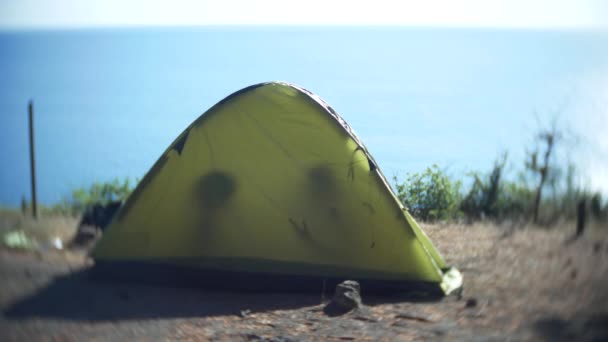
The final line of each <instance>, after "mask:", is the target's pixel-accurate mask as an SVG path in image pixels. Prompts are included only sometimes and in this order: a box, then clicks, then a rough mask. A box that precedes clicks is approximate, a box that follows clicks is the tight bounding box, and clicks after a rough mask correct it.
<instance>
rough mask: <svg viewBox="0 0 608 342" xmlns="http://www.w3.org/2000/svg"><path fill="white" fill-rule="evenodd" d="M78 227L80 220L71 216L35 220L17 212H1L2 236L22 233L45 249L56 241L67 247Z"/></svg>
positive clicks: (0, 232)
mask: <svg viewBox="0 0 608 342" xmlns="http://www.w3.org/2000/svg"><path fill="white" fill-rule="evenodd" d="M77 227H78V219H77V218H74V217H71V216H65V215H51V214H49V215H40V217H39V218H37V219H34V218H33V217H31V216H29V215H27V216H25V215H23V214H21V213H20V212H18V211H15V210H1V211H0V236H3V235H4V234H6V233H8V232H13V231H22V232H23V233H24V234H25V236H27V237H28V238H29V239H31V240H33V241H35V242H36V243H37V244H38V245H39V246H41V247H43V248H44V247H45V246H50V245H52V243H53V241H54V240H55V239H59V240H61V241H62V242H63V243H64V245H65V243H67V242H68V241H70V240H71V239H72V237H73V236H74V234H75V233H76V229H77Z"/></svg>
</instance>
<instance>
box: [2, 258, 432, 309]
mask: <svg viewBox="0 0 608 342" xmlns="http://www.w3.org/2000/svg"><path fill="white" fill-rule="evenodd" d="M332 294H333V289H331V290H329V289H328V291H326V293H325V294H324V295H323V294H321V293H298V292H242V291H240V292H238V291H221V290H207V289H201V288H192V287H169V286H160V285H147V284H141V283H132V282H113V281H109V280H97V279H94V278H92V277H90V270H82V271H78V272H74V273H71V274H68V275H65V276H60V277H57V278H55V280H54V281H52V282H51V283H50V284H49V285H48V286H46V287H44V288H42V289H40V290H38V291H37V292H36V293H34V294H32V295H31V296H29V297H26V298H24V299H22V300H20V301H18V302H16V303H14V304H13V305H11V306H10V307H8V308H7V309H6V310H4V316H5V317H6V318H8V319H13V320H20V319H28V318H34V317H36V318H52V319H67V320H81V321H111V320H122V319H153V318H188V317H210V316H222V315H240V314H241V312H244V311H247V312H251V313H258V312H266V311H272V310H290V309H301V308H305V307H313V306H318V305H320V304H321V303H322V301H323V300H325V301H326V302H327V301H329V299H331V295H332ZM436 300H438V298H436V297H424V296H422V297H421V296H418V295H411V294H409V295H408V294H403V295H396V294H394V295H386V296H381V295H378V294H374V295H370V296H368V297H364V303H365V304H366V305H372V306H373V305H379V304H384V303H395V302H421V301H423V302H427V301H436Z"/></svg>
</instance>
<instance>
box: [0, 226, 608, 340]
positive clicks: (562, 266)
mask: <svg viewBox="0 0 608 342" xmlns="http://www.w3.org/2000/svg"><path fill="white" fill-rule="evenodd" d="M17 222H19V223H18V224H20V225H21V227H24V229H28V231H32V232H35V231H42V230H43V231H45V232H51V231H53V232H55V233H56V234H65V233H67V232H69V231H71V227H72V225H73V224H75V221H71V220H70V219H65V218H64V219H60V218H53V219H51V218H49V219H48V220H42V221H41V222H31V221H29V220H17ZM42 222H46V223H45V224H49V226H45V227H43V226H41V225H43V224H42ZM52 225H54V226H55V227H56V228H51V226H52ZM422 226H423V229H424V230H425V231H426V232H427V233H428V235H429V237H430V238H431V240H432V241H433V243H434V244H435V245H436V246H437V248H438V249H439V251H440V252H441V253H442V254H443V256H444V258H445V259H446V261H447V262H448V264H452V265H455V266H456V267H458V268H459V269H460V270H461V271H462V273H463V276H464V291H463V298H462V299H458V298H456V297H450V298H445V299H443V300H441V301H439V302H418V301H411V300H407V299H399V298H393V299H391V298H372V297H368V296H366V295H365V289H363V301H364V303H366V304H367V307H366V308H365V310H364V311H362V312H358V313H351V314H348V315H345V316H339V317H328V316H327V315H325V314H324V313H323V311H322V310H321V309H322V307H321V305H320V304H319V303H320V299H319V295H318V294H311V295H282V294H247V293H229V292H226V293H224V292H208V291H203V290H200V289H179V290H176V289H169V288H153V287H146V286H141V285H136V284H97V283H93V282H89V281H86V279H83V277H81V276H80V275H79V273H80V272H81V271H82V270H86V268H87V267H88V264H87V261H86V258H85V257H84V255H71V252H62V253H61V255H65V257H64V256H61V257H59V256H58V252H54V253H51V254H49V256H43V257H42V258H35V257H29V256H28V255H27V254H15V253H11V252H8V251H4V252H3V251H0V275H3V276H4V277H5V280H6V283H5V286H4V287H2V288H1V289H2V292H0V302H1V304H2V305H3V310H7V309H8V311H7V312H9V314H8V315H9V318H7V319H0V331H2V330H3V329H4V331H5V333H6V336H7V337H8V339H5V340H11V339H16V340H35V339H39V338H41V337H46V338H50V339H53V338H60V339H66V340H86V339H89V338H93V337H97V338H100V339H102V340H125V339H126V340H133V339H135V340H254V341H259V340H261V339H263V338H266V339H272V338H274V339H276V340H281V339H285V340H288V339H290V338H291V339H294V340H300V339H307V340H386V341H399V340H436V339H445V340H507V339H512V340H539V339H540V340H551V341H553V340H577V341H578V340H594V339H598V338H600V339H601V338H608V331H607V330H606V329H607V328H606V327H608V309H607V308H608V230H607V229H593V230H590V231H588V232H587V234H586V235H585V236H583V237H582V238H580V239H578V240H576V241H573V242H569V243H568V242H566V241H568V240H569V238H570V237H571V236H572V234H573V232H574V225H573V224H562V225H561V226H559V227H554V228H552V229H540V228H532V227H499V226H496V225H493V224H474V225H470V226H466V225H430V224H422ZM25 227H27V228H25ZM55 229H56V230H55ZM68 255H71V257H69V258H68V257H67V256H68ZM24 270H25V271H24ZM31 270H39V272H35V273H34V272H32V271H31ZM62 275H63V276H62ZM58 276H59V278H58ZM58 279H59V280H58ZM22 298H27V299H25V300H20V299H22ZM83 303H84V304H83ZM467 303H468V304H467ZM244 310H250V311H251V313H250V314H247V315H244V316H243V315H240V314H239V313H240V312H242V311H244ZM598 317H599V318H598ZM589 322H592V323H593V322H595V323H593V324H592V323H589ZM597 322H599V323H597ZM594 324H595V325H594ZM1 336H2V333H1V332H0V337H1ZM598 340H599V339H598Z"/></svg>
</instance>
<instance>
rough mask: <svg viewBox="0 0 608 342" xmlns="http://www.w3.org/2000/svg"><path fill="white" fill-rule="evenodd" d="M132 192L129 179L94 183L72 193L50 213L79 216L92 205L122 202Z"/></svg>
mask: <svg viewBox="0 0 608 342" xmlns="http://www.w3.org/2000/svg"><path fill="white" fill-rule="evenodd" d="M132 191H133V187H132V185H131V181H130V179H129V178H126V179H124V180H123V181H120V180H119V179H118V178H116V179H114V180H113V181H110V182H103V183H100V182H95V183H93V184H92V185H91V186H90V187H89V188H88V189H87V188H78V189H76V190H73V191H72V194H71V196H70V197H69V198H64V199H63V201H62V202H61V203H59V204H57V205H55V206H54V207H53V208H52V211H54V212H59V213H64V214H71V215H79V214H81V213H83V212H84V211H85V210H86V208H87V207H88V206H90V205H92V204H102V205H106V204H108V203H109V202H113V201H124V200H126V199H127V197H128V196H129V194H131V192H132Z"/></svg>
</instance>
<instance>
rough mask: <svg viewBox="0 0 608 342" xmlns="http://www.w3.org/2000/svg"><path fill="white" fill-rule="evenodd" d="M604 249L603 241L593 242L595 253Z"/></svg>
mask: <svg viewBox="0 0 608 342" xmlns="http://www.w3.org/2000/svg"><path fill="white" fill-rule="evenodd" d="M601 250H602V242H601V241H596V242H595V243H594V244H593V253H599V252H600V251H601Z"/></svg>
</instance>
